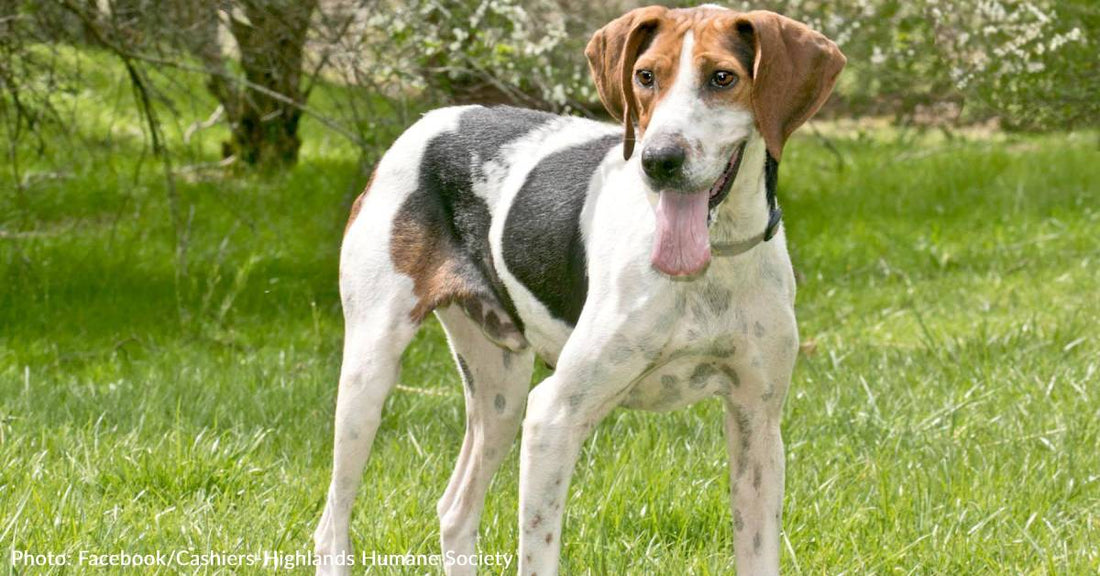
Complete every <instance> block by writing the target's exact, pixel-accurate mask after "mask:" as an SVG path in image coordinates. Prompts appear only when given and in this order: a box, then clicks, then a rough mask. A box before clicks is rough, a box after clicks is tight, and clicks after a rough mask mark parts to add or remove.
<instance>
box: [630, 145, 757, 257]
mask: <svg viewBox="0 0 1100 576" xmlns="http://www.w3.org/2000/svg"><path fill="white" fill-rule="evenodd" d="M745 144H746V143H745V142H742V143H741V144H740V145H738V146H737V148H736V149H735V150H734V152H733V155H732V156H730V159H729V162H728V163H726V168H725V170H723V171H722V174H721V175H719V176H718V179H717V180H715V181H714V183H713V184H711V187H710V189H709V190H708V191H707V193H706V194H705V195H704V194H703V193H702V192H693V193H687V194H685V193H682V192H677V191H674V190H662V191H661V193H660V198H659V199H658V200H657V229H656V231H655V233H654V236H653V252H652V253H651V254H650V261H651V262H652V264H653V267H654V268H656V269H657V270H659V271H660V272H664V273H665V274H668V275H669V276H693V275H695V274H698V273H699V272H701V271H702V270H704V269H705V268H706V267H707V264H708V263H709V262H710V230H709V228H710V225H711V223H712V222H713V220H714V214H715V209H716V208H718V206H719V205H720V204H721V203H722V201H723V200H725V199H726V197H727V196H729V193H730V188H731V187H732V186H733V181H734V180H736V179H737V172H738V171H739V170H740V168H741V156H742V155H743V154H744V151H745Z"/></svg>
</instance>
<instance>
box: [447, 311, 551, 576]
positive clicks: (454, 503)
mask: <svg viewBox="0 0 1100 576" xmlns="http://www.w3.org/2000/svg"><path fill="white" fill-rule="evenodd" d="M436 316H437V317H438V318H439V319H440V321H441V322H442V323H443V327H444V329H445V330H446V332H447V339H448V341H449V343H450V346H451V351H452V352H453V354H454V357H455V363H456V364H458V368H459V372H460V373H461V375H462V380H463V383H464V388H465V395H466V435H465V437H464V438H463V441H462V451H461V452H460V453H459V456H458V462H457V464H456V465H455V469H454V472H453V473H452V474H451V480H450V482H449V483H448V484H447V490H446V491H445V492H444V493H443V497H442V498H441V499H440V500H439V504H438V506H437V511H438V513H439V522H440V540H441V542H442V545H443V553H444V554H445V555H446V554H448V553H450V554H451V555H452V557H457V555H469V554H474V553H475V552H476V543H477V531H478V523H479V520H480V518H481V511H482V509H483V507H484V504H485V493H486V491H487V490H488V488H489V482H490V480H492V477H493V474H494V473H495V472H496V470H497V468H498V467H500V463H501V462H502V461H503V460H504V458H505V456H507V454H508V450H509V448H510V447H511V446H512V444H513V442H514V441H515V437H516V434H517V433H518V432H519V428H520V424H521V423H522V421H523V412H524V406H525V404H526V400H527V391H528V389H529V387H530V382H531V372H532V370H533V366H534V353H533V352H532V351H531V349H530V348H524V349H522V350H520V351H512V350H508V349H506V348H502V347H500V346H498V345H497V344H495V343H493V342H492V341H491V340H490V339H489V338H488V337H487V336H486V335H485V333H484V331H483V328H482V326H481V325H480V324H478V323H477V322H475V321H473V320H471V319H470V318H468V317H467V316H466V315H465V314H464V313H463V312H462V310H461V309H460V308H459V307H458V306H451V307H448V308H446V309H443V310H437V311H436ZM445 558H446V556H445ZM446 572H447V574H448V575H450V576H455V575H459V574H462V575H466V574H473V573H474V572H475V568H474V566H472V565H471V564H469V563H457V562H456V563H454V564H452V565H448V566H446Z"/></svg>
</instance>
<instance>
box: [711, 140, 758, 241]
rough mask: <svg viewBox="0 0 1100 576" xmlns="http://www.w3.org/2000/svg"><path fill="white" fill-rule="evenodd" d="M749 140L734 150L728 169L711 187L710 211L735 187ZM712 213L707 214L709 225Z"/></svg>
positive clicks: (727, 165) (727, 164)
mask: <svg viewBox="0 0 1100 576" xmlns="http://www.w3.org/2000/svg"><path fill="white" fill-rule="evenodd" d="M747 144H748V142H747V141H746V142H742V143H741V144H740V145H738V146H737V148H735V149H734V150H733V155H732V156H730V161H729V162H727V163H726V169H725V170H723V171H722V174H721V175H719V176H718V179H717V180H715V181H714V184H712V185H711V187H710V201H709V202H708V203H707V208H708V209H709V211H713V210H714V209H715V208H717V207H718V205H719V204H721V203H722V201H723V200H725V199H726V196H729V195H730V188H732V187H733V181H734V180H737V173H738V172H740V171H741V157H742V156H744V154H745V146H746V145H747ZM711 221H712V218H711V215H710V214H708V216H707V225H708V226H709V225H710V224H711Z"/></svg>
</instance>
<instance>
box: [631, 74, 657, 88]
mask: <svg viewBox="0 0 1100 576" xmlns="http://www.w3.org/2000/svg"><path fill="white" fill-rule="evenodd" d="M634 79H635V80H637V81H638V84H641V85H642V86H645V87H646V88H649V87H651V86H653V71H652V70H638V71H637V72H635V73H634Z"/></svg>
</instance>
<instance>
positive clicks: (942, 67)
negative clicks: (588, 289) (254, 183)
mask: <svg viewBox="0 0 1100 576" xmlns="http://www.w3.org/2000/svg"><path fill="white" fill-rule="evenodd" d="M645 3H647V2H627V3H624V5H623V8H624V9H627V8H630V7H632V6H636V5H641V4H645ZM673 4H674V5H677V6H693V5H696V4H697V2H686V1H682V0H681V1H677V2H674V3H673ZM402 6H403V7H400V8H396V9H395V10H393V11H392V12H389V13H386V14H384V15H383V14H379V15H377V16H376V20H375V21H374V22H375V25H376V27H378V28H379V29H386V30H391V31H392V36H391V37H389V38H387V39H386V40H385V41H393V42H395V43H396V44H399V45H403V46H409V45H413V46H415V49H414V50H413V53H414V54H415V57H414V58H412V60H411V67H412V68H413V69H415V70H418V71H419V72H420V76H419V80H420V81H419V82H418V83H417V84H418V85H420V86H424V87H427V88H429V89H430V90H431V91H433V92H434V93H438V94H442V95H444V96H449V97H451V98H452V99H457V100H459V101H467V100H484V99H486V93H485V92H484V91H479V90H476V89H475V90H470V85H471V84H478V82H479V81H480V82H482V83H488V84H491V85H492V88H494V89H495V90H496V91H497V92H500V93H503V94H504V95H505V96H506V97H509V98H511V99H512V100H513V101H519V102H524V103H527V104H532V105H538V106H541V107H544V108H552V109H564V108H574V109H577V108H579V109H586V108H594V106H593V101H594V94H593V92H592V90H591V89H590V84H591V81H590V80H589V78H588V75H587V68H586V66H585V62H584V58H583V54H582V49H583V45H584V40H587V37H588V36H589V35H590V34H591V33H592V32H593V31H594V30H595V29H596V28H598V27H599V26H601V25H602V24H603V23H604V22H605V21H606V18H608V17H609V15H608V11H606V10H604V11H596V10H592V9H589V10H587V11H586V10H576V8H575V7H574V6H573V5H572V4H571V3H568V2H564V1H563V0H557V1H555V0H533V1H529V2H521V1H520V0H466V1H463V2H454V1H441V0H416V1H414V2H410V3H407V4H403V5H402ZM733 7H735V8H737V9H742V10H749V9H760V8H765V9H771V10H775V11H777V12H780V13H782V14H785V15H788V16H790V17H792V18H795V19H797V20H800V21H803V22H806V23H807V24H809V25H810V26H811V27H813V28H814V29H816V30H819V31H821V32H823V33H824V34H826V35H827V36H829V37H830V38H832V39H834V40H835V41H836V42H837V43H838V44H839V45H840V46H841V48H842V49H843V50H844V51H845V53H846V54H847V55H848V58H849V68H848V71H847V72H846V74H845V76H844V77H843V80H842V82H841V84H840V86H839V87H838V91H837V92H838V95H837V97H836V98H835V99H834V105H833V109H834V110H838V111H844V112H847V113H850V114H883V113H885V114H892V115H895V116H896V117H897V118H898V119H902V120H911V119H913V118H914V117H915V116H918V115H919V116H922V118H920V119H921V120H922V121H925V122H928V121H932V122H937V123H941V124H949V123H955V122H958V121H975V120H983V119H986V118H989V117H991V116H995V117H998V118H1000V119H1001V120H1002V121H1003V122H1004V123H1005V125H1007V126H1010V127H1017V128H1028V129H1055V128H1064V127H1070V126H1087V125H1096V124H1097V123H1098V122H1100V104H1098V103H1097V102H1098V100H1100V99H1097V98H1095V96H1094V95H1095V94H1097V93H1100V70H1097V69H1096V66H1097V60H1096V42H1098V41H1100V8H1097V7H1096V6H1095V3H1092V2H1088V0H1074V1H1072V2H1054V1H1053V0H962V1H960V2H946V1H945V0H914V1H905V2H902V1H898V0H763V1H759V2H757V1H754V2H741V3H735V4H734V5H733ZM402 64H403V65H409V64H410V62H402Z"/></svg>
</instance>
